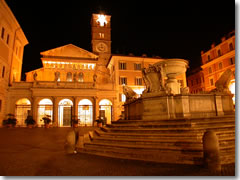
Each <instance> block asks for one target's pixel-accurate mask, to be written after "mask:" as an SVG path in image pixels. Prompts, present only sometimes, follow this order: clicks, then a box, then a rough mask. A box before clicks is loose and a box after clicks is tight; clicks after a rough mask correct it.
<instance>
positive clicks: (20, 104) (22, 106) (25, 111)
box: [15, 98, 31, 126]
mask: <svg viewBox="0 0 240 180" xmlns="http://www.w3.org/2000/svg"><path fill="white" fill-rule="evenodd" d="M28 115H31V102H30V101H29V99H27V98H22V99H19V100H18V101H17V102H16V104H15V116H16V119H17V125H19V126H26V124H25V119H26V118H27V116H28Z"/></svg>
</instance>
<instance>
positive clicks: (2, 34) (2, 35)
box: [1, 27, 5, 39]
mask: <svg viewBox="0 0 240 180" xmlns="http://www.w3.org/2000/svg"><path fill="white" fill-rule="evenodd" d="M4 32H5V29H4V27H2V33H1V38H2V39H4Z"/></svg>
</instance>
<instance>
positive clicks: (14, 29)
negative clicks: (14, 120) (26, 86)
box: [0, 0, 28, 123]
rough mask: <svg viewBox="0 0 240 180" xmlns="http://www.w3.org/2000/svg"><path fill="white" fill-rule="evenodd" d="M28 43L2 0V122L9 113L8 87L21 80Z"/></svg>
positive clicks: (0, 74)
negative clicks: (25, 47)
mask: <svg viewBox="0 0 240 180" xmlns="http://www.w3.org/2000/svg"><path fill="white" fill-rule="evenodd" d="M27 44H28V40H27V38H26V37H25V35H24V33H23V31H22V28H21V27H20V25H19V23H18V21H17V19H16V18H15V16H14V15H13V13H12V12H11V10H10V8H9V7H8V5H7V4H6V2H5V1H4V0H0V123H1V122H2V120H3V119H4V118H5V115H6V113H7V92H8V91H7V89H8V87H9V85H10V86H11V85H12V83H13V81H20V79H21V72H22V60H23V49H24V46H25V45H27Z"/></svg>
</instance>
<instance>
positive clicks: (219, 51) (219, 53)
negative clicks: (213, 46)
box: [218, 49, 222, 57]
mask: <svg viewBox="0 0 240 180" xmlns="http://www.w3.org/2000/svg"><path fill="white" fill-rule="evenodd" d="M221 55H222V53H221V50H220V49H219V50H218V57H219V56H221Z"/></svg>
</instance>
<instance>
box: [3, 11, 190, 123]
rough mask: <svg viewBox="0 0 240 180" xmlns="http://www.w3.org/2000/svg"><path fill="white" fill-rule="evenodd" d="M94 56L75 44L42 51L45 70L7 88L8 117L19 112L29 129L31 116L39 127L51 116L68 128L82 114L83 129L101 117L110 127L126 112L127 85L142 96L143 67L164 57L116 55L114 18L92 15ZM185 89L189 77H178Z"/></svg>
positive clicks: (17, 114) (183, 75) (20, 121)
mask: <svg viewBox="0 0 240 180" xmlns="http://www.w3.org/2000/svg"><path fill="white" fill-rule="evenodd" d="M91 28H92V52H89V51H87V50H84V49H82V48H80V47H77V46H75V45H73V44H67V45H65V46H61V47H56V48H54V49H50V50H48V51H44V52H41V53H40V54H41V56H42V57H41V60H42V64H43V67H42V68H39V69H35V70H33V71H30V72H27V73H26V81H18V80H15V81H14V82H13V83H12V86H10V87H9V88H8V96H7V98H8V100H7V101H8V104H7V109H6V114H7V113H12V114H15V116H16V118H17V120H18V123H17V126H25V124H24V120H25V119H26V117H27V115H32V116H33V118H34V119H35V120H36V121H37V125H38V126H39V127H40V126H42V125H43V121H41V119H42V117H43V116H45V115H50V116H51V119H52V120H53V122H52V126H54V127H68V126H70V125H71V118H72V117H73V116H77V117H78V119H80V122H79V125H80V126H94V125H95V123H94V122H95V120H96V119H98V117H99V116H104V117H105V119H106V124H111V122H113V121H117V120H118V119H119V118H120V115H121V114H122V111H123V106H122V105H123V103H124V102H125V95H124V94H123V86H125V85H127V86H129V87H131V88H132V89H133V90H134V91H135V92H136V93H137V94H138V95H139V96H140V95H141V93H142V91H143V90H144V88H145V86H144V83H143V80H142V72H141V70H142V68H147V67H149V65H151V64H154V63H156V62H158V61H162V60H163V59H161V58H159V57H146V56H133V55H114V54H112V53H111V16H109V15H103V14H93V15H92V19H91ZM177 79H178V81H179V83H180V84H181V86H182V87H186V76H185V73H184V74H182V75H179V76H178V78H177Z"/></svg>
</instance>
